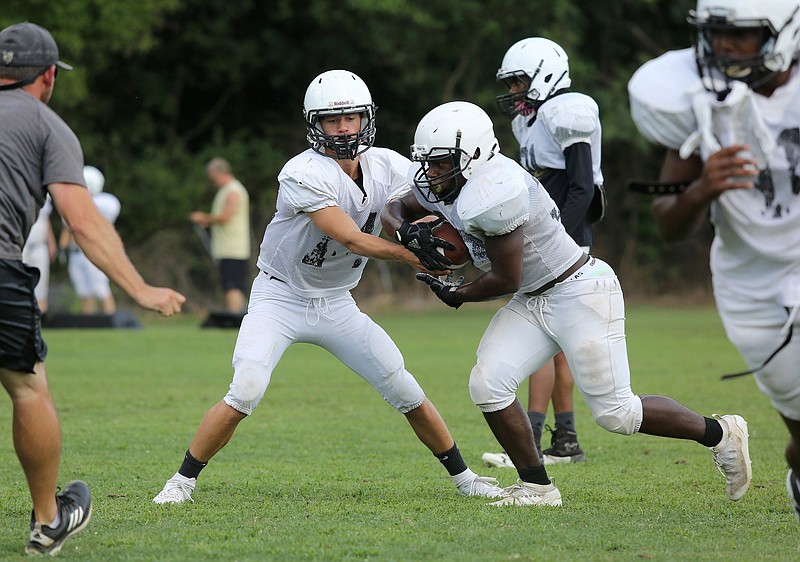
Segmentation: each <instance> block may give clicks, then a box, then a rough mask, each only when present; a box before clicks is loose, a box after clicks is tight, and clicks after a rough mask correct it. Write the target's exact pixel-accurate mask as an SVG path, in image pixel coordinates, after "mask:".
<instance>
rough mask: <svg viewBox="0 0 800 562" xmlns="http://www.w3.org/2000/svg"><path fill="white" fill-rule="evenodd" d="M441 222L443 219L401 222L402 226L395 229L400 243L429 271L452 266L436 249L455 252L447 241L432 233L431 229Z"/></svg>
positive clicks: (453, 247)
mask: <svg viewBox="0 0 800 562" xmlns="http://www.w3.org/2000/svg"><path fill="white" fill-rule="evenodd" d="M442 222H444V219H443V218H439V219H437V220H435V221H431V222H418V223H410V222H408V221H403V224H401V225H400V228H398V229H397V238H398V240H400V243H401V244H402V245H403V246H405V247H406V248H408V249H409V250H411V251H412V252H414V254H415V255H416V256H417V257H418V258H419V261H420V262H421V263H422V265H423V267H425V269H428V270H430V271H442V270H446V269H449V268H450V266H451V265H453V263H452V262H451V261H450V260H449V259H447V258H446V257H445V256H444V254H443V253H442V252H440V251H439V250H438V248H444V249H445V250H455V249H456V247H455V246H454V245H453V244H451V243H450V242H448V241H447V240H444V239H442V238H437V237H436V236H434V235H433V232H432V229H433V228H434V227H436V226H438V225H440V224H442Z"/></svg>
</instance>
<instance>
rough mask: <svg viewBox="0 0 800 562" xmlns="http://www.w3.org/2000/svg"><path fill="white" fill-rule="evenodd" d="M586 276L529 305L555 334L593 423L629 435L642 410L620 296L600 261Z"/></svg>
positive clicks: (558, 287) (605, 265)
mask: <svg viewBox="0 0 800 562" xmlns="http://www.w3.org/2000/svg"><path fill="white" fill-rule="evenodd" d="M583 273H584V274H583V275H582V276H581V277H580V278H578V279H574V280H571V281H568V282H565V283H559V284H558V285H556V286H555V287H554V288H553V289H552V290H551V291H549V292H548V294H547V295H546V296H544V295H543V296H540V297H534V298H533V299H530V300H529V301H528V302H527V303H526V307H527V308H528V309H529V310H530V311H531V313H532V314H533V316H534V317H535V318H536V319H537V321H539V322H542V323H543V325H546V326H547V327H548V328H549V329H550V330H551V331H552V332H554V333H555V334H556V341H557V343H558V345H559V346H560V347H561V349H562V350H563V351H564V355H565V356H566V358H567V361H568V363H569V366H570V370H571V371H572V376H573V379H574V380H575V385H576V386H577V387H578V390H579V391H580V393H581V396H582V397H583V399H584V401H585V402H586V405H587V406H588V407H589V409H590V410H591V412H592V416H593V417H594V419H595V421H596V422H597V423H598V424H599V425H600V426H601V427H603V428H604V429H606V430H608V431H612V432H614V433H622V434H626V435H629V434H632V433H634V432H636V431H637V430H638V429H639V426H640V425H641V423H642V404H641V399H640V398H639V397H637V396H636V395H635V394H634V393H633V390H632V389H631V375H630V366H629V363H628V351H627V346H626V343H625V303H624V298H623V295H622V290H621V288H620V285H619V281H618V279H617V277H616V275H615V274H614V272H613V270H612V269H611V268H610V267H609V266H607V264H605V263H604V262H602V260H597V259H595V260H594V262H593V266H592V267H590V268H587V269H585V270H583ZM515 298H516V297H515ZM537 301H538V302H537Z"/></svg>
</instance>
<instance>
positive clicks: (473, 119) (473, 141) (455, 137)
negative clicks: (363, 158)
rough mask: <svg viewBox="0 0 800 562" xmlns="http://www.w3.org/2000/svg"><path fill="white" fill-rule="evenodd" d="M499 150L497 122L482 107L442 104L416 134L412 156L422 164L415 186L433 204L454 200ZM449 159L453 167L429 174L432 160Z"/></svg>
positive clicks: (424, 118) (423, 119)
mask: <svg viewBox="0 0 800 562" xmlns="http://www.w3.org/2000/svg"><path fill="white" fill-rule="evenodd" d="M499 150H500V145H499V143H498V142H497V139H496V138H495V136H494V124H493V123H492V120H491V119H490V118H489V116H488V115H487V114H486V112H485V111H483V110H482V109H481V108H480V107H478V106H477V105H475V104H472V103H469V102H465V101H452V102H449V103H445V104H443V105H440V106H438V107H436V108H434V109H432V110H431V111H429V112H428V114H427V115H425V117H423V118H422V120H421V121H420V122H419V125H417V130H416V132H415V133H414V144H412V145H411V159H412V160H413V161H415V162H421V163H422V166H421V167H420V170H419V171H418V172H417V173H416V174H415V175H414V185H415V186H416V187H417V189H419V191H420V193H421V194H422V196H423V197H424V198H425V200H426V201H428V202H430V203H435V202H437V201H443V202H445V203H452V202H453V201H454V200H455V198H456V197H458V193H459V192H460V191H461V187H462V186H463V185H464V182H465V181H466V180H468V179H469V178H470V177H471V176H472V174H474V173H475V170H477V169H478V167H480V166H481V165H482V164H483V163H484V162H486V161H487V160H489V158H491V157H492V156H493V155H494V154H495V153H496V152H498V151H499ZM445 158H449V159H450V160H451V162H452V169H451V170H450V171H449V172H447V173H446V174H442V175H438V176H435V177H428V170H429V169H430V168H431V162H437V161H441V160H442V159H445ZM459 174H460V175H461V176H463V179H461V178H459V177H458V176H459ZM451 180H452V181H451Z"/></svg>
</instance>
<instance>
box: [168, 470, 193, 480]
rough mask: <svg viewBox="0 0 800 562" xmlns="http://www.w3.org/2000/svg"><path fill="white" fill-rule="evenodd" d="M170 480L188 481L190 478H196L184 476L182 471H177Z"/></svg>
mask: <svg viewBox="0 0 800 562" xmlns="http://www.w3.org/2000/svg"><path fill="white" fill-rule="evenodd" d="M170 480H177V481H178V482H188V481H189V480H194V478H189V477H187V476H184V475H183V474H181V473H180V472H176V473H175V476H173V477H172V478H170Z"/></svg>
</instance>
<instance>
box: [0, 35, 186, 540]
mask: <svg viewBox="0 0 800 562" xmlns="http://www.w3.org/2000/svg"><path fill="white" fill-rule="evenodd" d="M59 69H63V70H71V69H72V67H71V66H69V65H68V64H65V63H63V62H61V61H59V60H58V47H57V46H56V42H55V40H54V39H53V37H52V35H50V33H49V32H48V31H47V30H46V29H44V28H42V27H39V26H38V25H35V24H32V23H27V22H25V23H20V24H17V25H12V26H10V27H7V28H5V29H3V30H2V31H0V123H2V127H0V382H2V385H3V387H4V388H5V389H6V391H7V392H8V394H9V396H10V397H11V401H12V404H13V437H14V447H15V450H16V453H17V457H18V458H19V461H20V464H21V465H22V469H23V471H24V472H25V477H26V479H27V481H28V487H29V489H30V493H31V499H32V500H33V513H32V514H31V524H30V528H31V535H30V541H29V542H28V544H27V547H26V551H27V552H28V553H29V554H37V553H47V554H51V555H53V554H56V553H57V552H58V551H59V550H60V549H61V546H62V544H63V543H64V541H65V540H66V539H67V538H69V537H70V536H71V535H73V534H74V533H77V532H78V531H80V530H81V529H83V528H84V527H86V525H87V524H88V522H89V518H90V517H91V511H92V503H91V494H90V492H89V488H88V487H87V486H86V484H85V483H84V482H81V481H80V480H76V481H74V482H70V483H69V484H68V485H67V486H66V487H65V488H64V489H63V491H62V492H61V493H59V494H58V495H56V484H57V480H58V469H59V461H60V455H61V426H60V424H59V421H58V416H57V413H56V409H55V405H54V403H53V399H52V397H51V395H50V390H49V388H48V384H47V379H46V376H45V367H44V360H45V357H46V355H47V346H46V345H45V343H44V341H43V340H42V334H41V312H40V311H39V308H38V306H37V304H36V298H35V296H34V293H33V289H34V287H35V286H36V282H37V281H38V278H39V271H38V270H37V269H35V268H31V267H27V266H25V265H24V264H23V263H22V247H23V245H24V244H25V239H26V238H27V237H28V234H29V232H30V229H31V226H32V225H33V223H34V221H35V220H36V217H37V215H38V214H39V210H40V209H41V207H42V205H43V204H44V201H45V196H46V195H47V193H48V192H49V193H50V196H51V197H52V199H53V203H54V204H55V206H56V209H58V212H59V213H60V215H61V217H62V218H63V219H64V221H65V222H66V223H67V225H68V226H69V228H70V230H71V231H72V233H73V236H74V237H75V240H76V242H77V243H78V245H79V246H80V247H81V249H82V250H83V251H84V253H85V254H86V255H87V256H88V257H89V259H90V260H91V261H92V262H94V263H95V265H97V266H98V267H99V268H100V269H102V270H103V271H104V272H105V273H106V274H107V275H108V276H109V277H110V278H111V279H112V280H113V281H114V282H115V283H116V284H117V285H119V287H120V288H121V289H123V290H124V291H125V292H126V293H127V294H128V295H130V296H131V298H133V299H134V300H135V301H136V303H137V304H139V305H140V306H141V307H142V308H145V309H149V310H155V311H158V312H159V313H161V314H162V315H164V316H171V315H172V314H175V313H177V312H180V309H181V305H182V304H183V303H184V302H185V300H186V299H185V298H184V297H183V295H181V294H179V293H177V292H175V291H173V290H172V289H168V288H161V287H153V286H151V285H148V284H147V283H145V281H144V280H143V279H142V277H141V275H139V273H138V271H137V270H136V268H135V267H134V266H133V264H132V263H131V262H130V260H129V259H128V256H127V254H126V253H125V249H124V247H123V245H122V241H121V240H120V238H119V235H118V234H117V232H116V231H115V230H114V227H113V226H112V225H111V224H110V223H109V222H108V221H107V220H106V219H104V218H103V217H102V215H100V213H99V212H98V210H97V208H96V207H95V206H94V205H93V204H92V199H91V196H90V195H89V192H88V190H87V189H86V188H85V185H84V179H83V152H82V150H81V146H80V142H79V141H78V139H77V137H76V136H75V134H74V133H73V132H72V130H70V128H69V127H68V126H67V124H66V123H64V121H63V120H62V119H61V118H60V117H59V116H58V115H56V113H55V112H54V111H53V110H51V109H50V108H49V107H47V105H46V104H47V102H48V101H49V100H50V97H51V96H52V94H53V88H54V86H55V81H56V75H57V73H58V70H59Z"/></svg>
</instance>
